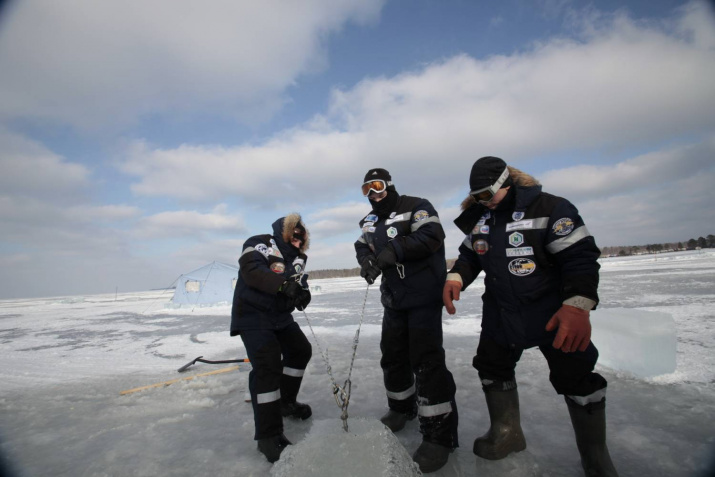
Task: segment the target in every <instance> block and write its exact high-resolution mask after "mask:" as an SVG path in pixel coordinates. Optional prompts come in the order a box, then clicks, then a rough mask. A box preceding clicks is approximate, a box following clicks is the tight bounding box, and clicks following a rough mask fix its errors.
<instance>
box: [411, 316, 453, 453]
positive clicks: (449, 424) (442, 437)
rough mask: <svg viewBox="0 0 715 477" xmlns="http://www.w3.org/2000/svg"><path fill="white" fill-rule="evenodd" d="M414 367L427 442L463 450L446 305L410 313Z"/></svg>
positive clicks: (421, 426) (421, 420) (421, 427)
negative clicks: (445, 336)
mask: <svg viewBox="0 0 715 477" xmlns="http://www.w3.org/2000/svg"><path fill="white" fill-rule="evenodd" d="M408 327H409V353H410V365H411V367H412V370H413V372H414V375H415V384H416V387H417V403H418V414H419V420H420V432H421V433H422V434H423V436H424V440H426V441H429V442H433V443H435V444H439V445H442V446H445V447H449V448H456V447H458V446H459V439H458V434H457V426H458V424H459V415H458V412H457V403H456V401H455V398H454V396H455V393H456V390H457V387H456V385H455V384H454V378H453V376H452V373H450V372H449V370H448V369H447V365H446V363H445V352H444V348H443V347H442V305H441V304H440V305H439V306H434V307H420V308H416V309H413V310H409V313H408Z"/></svg>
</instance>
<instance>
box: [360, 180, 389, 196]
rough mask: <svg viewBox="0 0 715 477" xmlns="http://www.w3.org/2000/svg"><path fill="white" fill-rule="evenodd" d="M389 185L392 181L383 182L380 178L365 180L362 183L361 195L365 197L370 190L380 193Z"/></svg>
mask: <svg viewBox="0 0 715 477" xmlns="http://www.w3.org/2000/svg"><path fill="white" fill-rule="evenodd" d="M391 185H392V182H385V181H383V180H382V179H374V180H371V181H367V182H365V183H364V184H363V185H362V195H364V196H365V197H367V196H368V194H370V191H372V192H377V193H378V194H380V193H381V192H385V191H386V190H387V187H388V186H391Z"/></svg>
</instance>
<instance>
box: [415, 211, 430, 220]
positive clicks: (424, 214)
mask: <svg viewBox="0 0 715 477" xmlns="http://www.w3.org/2000/svg"><path fill="white" fill-rule="evenodd" d="M428 218H429V212H427V211H426V210H418V211H417V212H415V215H413V216H412V220H414V221H415V222H420V221H422V220H424V219H428Z"/></svg>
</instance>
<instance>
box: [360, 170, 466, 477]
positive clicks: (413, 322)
mask: <svg viewBox="0 0 715 477" xmlns="http://www.w3.org/2000/svg"><path fill="white" fill-rule="evenodd" d="M363 195H365V196H366V197H367V198H368V200H369V201H370V204H371V205H372V207H373V209H372V211H371V212H370V213H369V214H368V215H367V216H366V217H365V218H363V219H362V220H361V221H360V227H361V229H362V235H361V236H360V238H359V239H358V240H357V242H355V251H356V256H357V261H358V263H359V264H360V266H361V272H360V273H361V275H362V276H363V278H365V280H366V281H367V283H368V284H372V283H373V282H374V281H375V279H377V277H378V276H379V275H380V274H382V281H381V284H380V291H381V301H382V304H383V306H384V314H383V318H382V336H381V340H380V350H381V351H382V359H381V360H380V365H381V366H382V371H383V377H384V381H385V388H386V390H387V403H388V407H389V410H388V412H387V414H385V415H384V416H383V417H382V418H381V421H382V422H383V423H384V424H385V425H386V426H388V427H389V428H390V429H391V430H392V431H393V432H397V431H399V430H400V429H402V428H403V427H404V426H405V423H406V422H407V421H408V420H410V419H413V418H414V417H415V416H416V415H417V416H419V421H420V432H421V433H422V434H423V441H422V444H421V445H420V447H419V448H418V449H417V451H416V452H415V454H414V455H413V459H414V460H415V462H417V463H418V464H419V466H420V469H421V470H422V472H425V473H426V472H434V471H435V470H437V469H439V468H441V467H442V466H444V465H445V464H446V463H447V460H448V458H449V454H450V453H451V452H452V451H453V450H454V449H455V448H456V447H458V439H457V424H458V416H457V404H456V402H455V399H454V395H455V392H456V386H455V384H454V379H453V377H452V374H451V373H450V372H449V370H448V369H447V366H446V364H445V352H444V348H443V347H442V307H443V304H442V297H441V293H442V287H443V285H444V281H445V278H446V274H447V267H446V263H445V259H444V230H443V229H442V224H441V223H440V220H439V216H438V214H437V211H436V210H435V209H434V207H433V206H432V204H430V202H429V201H428V200H426V199H421V198H418V197H410V196H406V195H400V194H398V193H397V190H396V189H395V187H394V185H393V184H392V178H391V176H390V174H389V173H388V172H387V171H386V170H385V169H371V170H370V171H368V173H367V174H366V175H365V179H364V184H363Z"/></svg>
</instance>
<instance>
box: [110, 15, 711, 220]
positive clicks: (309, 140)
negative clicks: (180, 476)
mask: <svg viewBox="0 0 715 477" xmlns="http://www.w3.org/2000/svg"><path fill="white" fill-rule="evenodd" d="M693 5H694V6H691V7H690V8H686V9H683V10H682V12H681V14H680V16H679V17H677V18H676V19H674V20H673V21H671V22H670V23H664V24H645V23H638V22H635V21H633V20H631V19H630V18H628V17H627V16H625V15H624V14H617V15H615V16H613V17H609V18H608V21H605V20H604V19H598V21H595V20H594V21H593V22H592V23H590V24H587V25H582V27H581V36H580V37H577V38H571V39H568V38H554V39H551V40H549V41H547V42H544V43H541V44H537V45H535V46H534V47H533V48H531V49H529V50H527V51H522V52H518V53H515V54H513V55H510V56H495V57H491V58H487V59H483V60H478V59H475V58H471V57H469V56H466V55H460V56H456V57H453V58H449V59H446V60H444V61H442V62H439V63H435V64H432V65H428V66H426V67H424V68H422V69H420V70H417V71H412V72H407V73H403V74H400V75H398V76H395V77H391V78H371V79H366V80H364V81H362V82H361V83H359V84H358V85H356V86H355V87H354V88H352V89H349V90H339V89H336V90H335V91H334V92H333V94H332V97H331V102H330V106H329V108H328V110H327V111H326V112H325V114H324V115H321V116H317V117H315V118H313V119H312V120H311V121H309V122H308V123H306V124H305V125H302V126H300V127H296V128H294V129H291V130H288V131H284V132H282V133H281V134H279V135H276V136H275V137H273V138H271V139H270V140H268V141H266V142H265V143H263V144H258V145H243V146H237V147H229V148H220V147H211V146H181V147H178V148H174V149H161V150H160V149H154V148H152V147H151V146H150V145H148V144H145V143H137V144H135V145H134V146H133V148H132V149H131V150H130V151H129V152H127V156H126V158H125V160H124V161H123V164H122V166H121V167H122V170H123V171H124V172H126V173H128V174H130V175H133V176H136V177H137V182H136V183H135V184H134V185H133V191H134V192H135V193H137V194H139V195H146V196H168V197H177V198H187V199H193V200H223V198H224V197H226V196H228V195H230V196H235V197H238V198H239V199H243V200H244V201H245V202H246V203H250V204H252V205H253V206H263V207H266V206H275V205H276V204H277V203H279V202H280V201H282V200H284V198H285V195H288V196H297V195H300V194H302V193H303V191H305V190H310V193H309V194H303V195H302V196H301V200H302V201H303V202H304V203H308V204H317V203H322V202H324V201H325V200H326V199H332V200H334V199H335V197H345V198H346V199H348V198H350V197H359V196H358V193H356V194H355V195H354V196H351V195H348V194H349V192H350V190H352V189H349V188H346V185H347V184H357V183H358V182H359V181H360V180H361V178H362V175H363V173H364V171H365V170H366V168H369V167H375V166H378V165H379V166H382V167H385V168H387V169H389V170H390V171H391V172H392V174H393V178H394V179H395V181H396V184H397V188H398V190H400V191H401V192H402V193H411V194H412V195H416V194H418V193H420V194H427V195H429V196H430V197H432V198H433V200H435V201H441V200H444V199H446V198H448V197H450V196H453V195H454V194H455V193H456V192H457V191H458V190H463V189H465V188H466V180H465V178H464V175H465V170H466V169H467V168H468V167H469V166H470V165H471V163H472V162H473V161H474V160H475V159H476V158H478V157H480V156H482V155H487V154H496V155H500V156H501V157H505V158H507V159H508V160H509V162H510V163H512V164H515V165H517V166H519V165H520V164H522V163H523V164H527V163H530V162H531V161H532V160H533V159H534V158H543V157H553V156H556V155H564V154H578V152H579V151H583V150H590V151H591V154H590V155H591V157H594V156H598V155H602V154H607V153H608V152H609V151H613V150H626V149H629V150H637V149H644V148H645V147H648V146H650V147H652V145H653V144H663V143H667V142H668V141H675V140H679V139H682V138H683V137H686V136H687V137H689V138H697V137H699V136H702V135H707V134H709V133H710V132H712V131H713V130H714V129H715V116H713V115H712V111H713V110H715V88H713V87H712V85H711V84H710V83H711V81H710V80H709V78H712V77H715V48H710V47H709V46H708V45H709V43H708V41H707V40H706V39H703V38H708V35H707V33H704V32H703V31H702V30H704V29H707V28H710V27H712V25H711V24H710V23H709V22H707V21H704V20H702V19H700V18H698V15H699V14H700V12H701V11H700V10H699V8H700V7H698V6H697V4H693ZM696 39H697V40H696ZM582 162H583V161H582ZM276 191H280V192H281V194H279V195H278V196H277V195H276Z"/></svg>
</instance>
